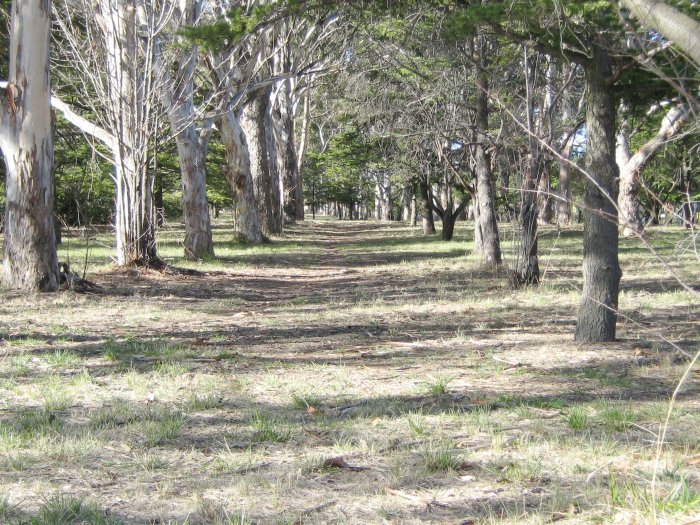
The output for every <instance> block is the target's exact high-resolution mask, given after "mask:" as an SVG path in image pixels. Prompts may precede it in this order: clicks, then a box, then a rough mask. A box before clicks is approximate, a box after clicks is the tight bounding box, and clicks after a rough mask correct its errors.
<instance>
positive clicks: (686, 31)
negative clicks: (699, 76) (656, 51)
mask: <svg viewBox="0 0 700 525" xmlns="http://www.w3.org/2000/svg"><path fill="white" fill-rule="evenodd" d="M620 3H621V4H622V5H623V6H624V7H626V8H627V9H629V10H630V11H631V12H632V14H633V15H634V16H635V18H636V19H637V20H639V22H640V23H641V24H642V25H644V26H647V27H649V28H651V29H655V30H657V31H658V32H659V33H661V34H662V35H663V36H664V37H666V38H668V39H669V40H670V41H671V42H673V43H674V44H676V45H677V46H678V47H679V48H680V49H681V50H682V51H684V52H685V53H687V55H688V56H689V57H690V58H691V59H692V60H693V61H694V62H695V64H697V65H700V22H698V21H697V20H694V19H692V18H691V17H690V16H688V15H686V14H685V13H683V12H682V11H680V10H678V9H676V8H675V7H673V6H670V5H668V4H667V3H666V2H664V1H663V0H620Z"/></svg>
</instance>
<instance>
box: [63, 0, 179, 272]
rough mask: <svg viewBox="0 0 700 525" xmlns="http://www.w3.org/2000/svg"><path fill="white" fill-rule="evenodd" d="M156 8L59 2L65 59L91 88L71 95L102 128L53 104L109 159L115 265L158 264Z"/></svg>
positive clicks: (132, 2) (101, 0)
mask: <svg viewBox="0 0 700 525" xmlns="http://www.w3.org/2000/svg"><path fill="white" fill-rule="evenodd" d="M157 7H158V6H155V5H154V4H151V3H141V2H140V0H98V1H96V2H94V3H93V2H89V1H87V0H80V1H77V2H63V3H62V4H61V8H62V11H61V13H60V15H59V17H58V23H59V25H60V27H61V37H62V39H63V40H62V42H63V43H64V44H65V47H66V52H69V53H70V56H71V57H72V58H73V60H74V63H75V65H76V67H77V70H78V73H79V75H80V77H81V79H80V83H81V84H82V85H83V86H85V85H87V86H89V89H87V90H86V89H82V90H78V89H76V92H79V93H81V94H82V96H83V100H82V101H81V102H83V103H84V105H85V106H87V107H89V108H90V109H91V110H92V112H93V114H94V115H95V117H96V118H97V119H99V121H100V124H102V125H101V126H100V125H98V124H96V123H93V122H90V121H88V120H87V119H85V118H83V117H82V116H80V115H77V114H76V113H75V112H74V111H73V110H72V108H71V107H69V106H67V105H66V104H65V103H63V102H62V101H60V100H58V99H55V98H54V99H53V100H52V104H53V106H54V107H56V108H57V109H59V110H61V111H62V112H63V114H64V116H65V117H66V119H67V120H68V121H69V122H71V123H73V124H75V125H77V126H78V127H79V128H80V129H81V130H82V131H83V132H85V133H87V134H89V135H91V136H93V137H95V138H96V139H97V140H99V141H100V142H102V143H103V144H104V145H105V146H107V148H108V149H109V150H110V152H111V154H112V156H113V159H114V175H113V180H114V183H115V221H114V222H115V225H114V226H115V235H116V241H117V242H116V245H117V246H116V261H117V264H119V265H130V264H137V265H143V266H153V267H161V266H162V265H163V264H164V263H163V261H162V260H161V259H160V258H159V257H158V254H157V250H156V217H155V207H154V201H153V184H154V177H153V173H152V172H151V171H150V170H149V169H148V162H149V151H150V141H151V138H152V137H153V136H154V135H155V129H154V123H155V119H154V118H153V117H154V114H155V111H156V100H157V92H156V83H155V78H154V75H153V64H154V60H155V56H154V53H155V49H156V46H155V42H156V37H157V34H158V33H159V32H160V31H161V30H162V29H163V27H162V25H160V23H159V22H160V20H161V16H160V15H161V14H163V13H161V12H156V8H157ZM160 7H162V8H163V9H165V8H164V7H163V6H160ZM74 82H75V81H74ZM107 130H111V131H107Z"/></svg>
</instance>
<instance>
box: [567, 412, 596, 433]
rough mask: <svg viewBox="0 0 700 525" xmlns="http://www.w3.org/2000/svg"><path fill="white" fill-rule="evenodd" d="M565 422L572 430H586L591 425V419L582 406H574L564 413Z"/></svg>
mask: <svg viewBox="0 0 700 525" xmlns="http://www.w3.org/2000/svg"><path fill="white" fill-rule="evenodd" d="M566 423H567V424H568V425H569V426H570V427H571V428H572V429H574V430H586V429H587V428H589V427H590V425H591V420H590V418H589V417H588V413H587V411H586V409H585V408H584V407H580V406H575V407H572V408H571V410H569V412H568V413H567V414H566Z"/></svg>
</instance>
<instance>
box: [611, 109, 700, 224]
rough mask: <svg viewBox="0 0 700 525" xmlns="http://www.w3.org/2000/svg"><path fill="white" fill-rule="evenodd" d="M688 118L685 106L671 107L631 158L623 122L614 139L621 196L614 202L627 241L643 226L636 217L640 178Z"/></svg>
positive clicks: (638, 215) (626, 122) (625, 120)
mask: <svg viewBox="0 0 700 525" xmlns="http://www.w3.org/2000/svg"><path fill="white" fill-rule="evenodd" d="M690 116H691V111H690V108H689V107H688V106H687V105H685V104H679V105H676V106H673V107H672V108H671V109H670V110H669V111H668V113H666V115H665V116H664V118H663V120H662V121H661V126H660V127H659V130H658V131H657V132H656V135H654V137H652V138H651V139H650V140H649V141H648V142H647V143H645V144H644V145H643V146H642V147H641V148H639V149H638V150H637V151H636V152H635V153H634V155H632V154H630V146H629V140H630V136H629V133H630V125H629V121H628V119H624V120H623V122H622V124H621V126H620V130H619V132H618V137H617V148H616V155H615V157H616V161H617V165H618V168H619V170H620V193H619V195H618V198H617V206H618V208H619V222H620V226H621V228H622V234H623V235H624V236H626V237H631V236H633V235H638V234H639V233H641V231H642V228H643V225H642V221H641V219H640V214H639V198H638V195H637V194H638V191H639V188H638V187H639V176H640V174H641V173H642V171H643V170H644V168H645V167H646V166H647V165H648V164H649V162H650V161H651V160H652V159H653V158H654V155H656V154H657V153H658V152H659V151H660V150H661V149H662V148H663V147H664V145H665V144H666V143H667V142H668V141H669V140H670V139H671V138H673V137H674V136H676V135H677V134H678V133H680V131H681V130H682V129H683V126H684V125H685V124H686V122H688V119H689V118H690Z"/></svg>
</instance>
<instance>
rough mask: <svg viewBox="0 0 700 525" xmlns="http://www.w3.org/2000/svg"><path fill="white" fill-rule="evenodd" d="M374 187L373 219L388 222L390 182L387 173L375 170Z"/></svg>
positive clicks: (389, 217) (389, 218)
mask: <svg viewBox="0 0 700 525" xmlns="http://www.w3.org/2000/svg"><path fill="white" fill-rule="evenodd" d="M374 178H375V181H376V186H375V198H374V204H375V210H374V214H375V218H376V219H377V220H378V221H390V220H391V219H392V214H391V211H392V210H391V180H390V177H389V172H387V171H386V170H376V171H375V172H374Z"/></svg>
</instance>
